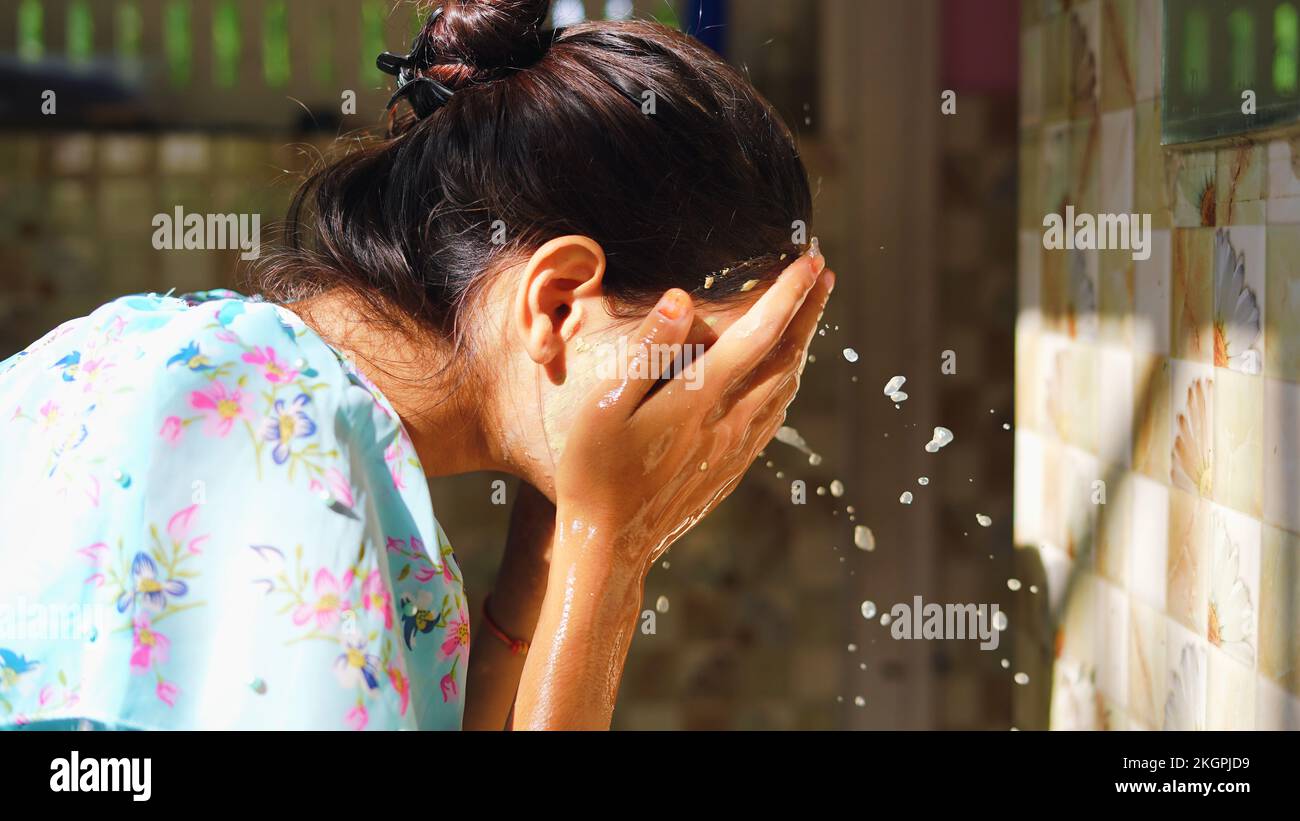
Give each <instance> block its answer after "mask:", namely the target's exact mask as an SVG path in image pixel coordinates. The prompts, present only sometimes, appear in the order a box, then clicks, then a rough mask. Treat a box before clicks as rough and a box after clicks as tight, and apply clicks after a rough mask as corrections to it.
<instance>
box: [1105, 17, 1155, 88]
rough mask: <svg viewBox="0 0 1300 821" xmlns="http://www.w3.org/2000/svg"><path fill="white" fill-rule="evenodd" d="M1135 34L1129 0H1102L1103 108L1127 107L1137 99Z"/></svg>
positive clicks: (1135, 27) (1133, 18)
mask: <svg viewBox="0 0 1300 821" xmlns="http://www.w3.org/2000/svg"><path fill="white" fill-rule="evenodd" d="M1136 37H1137V9H1136V7H1135V6H1134V4H1133V2H1132V0H1101V107H1102V110H1103V111H1114V110H1116V109H1120V108H1128V107H1130V106H1132V105H1133V103H1134V102H1136V101H1137V64H1136V63H1135V60H1136V59H1137V57H1136V54H1135V48H1134V45H1135V39H1136ZM1144 47H1145V46H1144Z"/></svg>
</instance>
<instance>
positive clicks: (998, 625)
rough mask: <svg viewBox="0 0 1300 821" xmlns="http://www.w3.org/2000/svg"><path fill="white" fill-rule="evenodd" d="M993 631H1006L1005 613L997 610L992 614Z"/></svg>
mask: <svg viewBox="0 0 1300 821" xmlns="http://www.w3.org/2000/svg"><path fill="white" fill-rule="evenodd" d="M993 629H994V630H1006V629H1007V614H1006V613H1003V612H1002V611H1001V610H999V611H998V612H996V613H994V614H993Z"/></svg>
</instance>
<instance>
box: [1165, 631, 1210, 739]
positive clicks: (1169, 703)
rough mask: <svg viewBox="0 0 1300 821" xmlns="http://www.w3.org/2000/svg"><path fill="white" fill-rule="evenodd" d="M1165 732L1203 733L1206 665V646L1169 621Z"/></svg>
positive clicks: (1191, 634) (1193, 635)
mask: <svg viewBox="0 0 1300 821" xmlns="http://www.w3.org/2000/svg"><path fill="white" fill-rule="evenodd" d="M1165 624H1166V629H1167V633H1166V638H1167V643H1166V652H1167V655H1166V657H1165V703H1164V721H1163V722H1162V723H1161V725H1160V727H1161V729H1164V730H1204V729H1205V723H1206V722H1205V702H1206V677H1207V670H1206V667H1207V661H1206V653H1205V642H1204V640H1203V639H1200V638H1198V637H1197V636H1196V635H1195V634H1194V633H1191V632H1190V631H1188V630H1187V629H1186V628H1184V627H1182V626H1181V625H1179V624H1177V623H1176V622H1174V621H1173V620H1172V619H1171V620H1167V621H1166V622H1165Z"/></svg>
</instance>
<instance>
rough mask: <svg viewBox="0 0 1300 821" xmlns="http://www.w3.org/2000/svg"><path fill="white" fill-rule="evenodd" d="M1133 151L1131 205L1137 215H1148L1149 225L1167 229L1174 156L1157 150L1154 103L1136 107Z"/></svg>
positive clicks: (1157, 110)
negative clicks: (1135, 130)
mask: <svg viewBox="0 0 1300 821" xmlns="http://www.w3.org/2000/svg"><path fill="white" fill-rule="evenodd" d="M1134 114H1135V117H1136V120H1137V151H1136V153H1135V155H1134V179H1135V190H1134V192H1133V197H1134V201H1135V202H1136V203H1137V211H1138V213H1142V214H1150V215H1151V225H1152V226H1153V227H1155V228H1168V227H1170V225H1172V224H1173V203H1174V187H1175V184H1176V181H1177V170H1178V163H1177V155H1176V154H1174V153H1172V152H1166V151H1165V150H1164V149H1163V148H1162V147H1161V146H1160V104H1159V101H1158V100H1148V101H1146V102H1142V103H1138V104H1137V106H1136V107H1135V108H1134Z"/></svg>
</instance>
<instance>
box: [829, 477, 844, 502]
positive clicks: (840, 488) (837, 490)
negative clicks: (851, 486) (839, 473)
mask: <svg viewBox="0 0 1300 821" xmlns="http://www.w3.org/2000/svg"><path fill="white" fill-rule="evenodd" d="M831 495H832V496H834V497H835V498H836V499H838V498H840V497H841V496H843V495H844V483H843V482H841V481H840V480H839V479H833V480H832V481H831Z"/></svg>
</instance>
